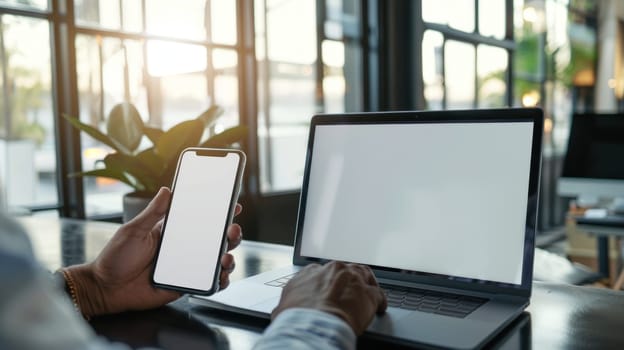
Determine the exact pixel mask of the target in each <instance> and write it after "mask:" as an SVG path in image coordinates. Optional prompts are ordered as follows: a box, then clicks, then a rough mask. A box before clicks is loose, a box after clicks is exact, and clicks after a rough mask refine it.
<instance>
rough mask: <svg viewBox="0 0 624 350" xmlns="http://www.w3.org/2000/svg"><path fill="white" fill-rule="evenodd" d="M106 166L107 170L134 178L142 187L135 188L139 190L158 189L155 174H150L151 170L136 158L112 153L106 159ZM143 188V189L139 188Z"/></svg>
mask: <svg viewBox="0 0 624 350" xmlns="http://www.w3.org/2000/svg"><path fill="white" fill-rule="evenodd" d="M104 164H106V168H108V169H114V171H121V172H124V173H125V174H126V176H132V177H133V178H135V179H136V180H137V182H138V183H139V184H140V186H135V188H137V190H140V191H148V189H153V188H155V187H158V184H156V178H155V177H154V176H153V174H150V172H149V170H148V169H147V168H146V167H144V166H143V164H141V163H140V162H138V161H137V158H136V157H135V156H130V155H126V154H121V153H111V154H109V155H107V156H106V158H104ZM139 187H142V188H139Z"/></svg>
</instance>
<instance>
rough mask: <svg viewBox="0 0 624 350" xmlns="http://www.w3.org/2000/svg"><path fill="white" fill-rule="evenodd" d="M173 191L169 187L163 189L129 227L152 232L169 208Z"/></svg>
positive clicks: (129, 223)
mask: <svg viewBox="0 0 624 350" xmlns="http://www.w3.org/2000/svg"><path fill="white" fill-rule="evenodd" d="M170 198H171V191H170V190H169V189H168V188H167V187H161V188H160V190H159V191H158V193H157V194H156V196H155V197H154V199H152V201H151V202H150V203H149V204H148V206H147V208H145V209H144V210H143V211H142V212H140V213H139V215H137V216H136V217H135V218H134V219H132V220H130V222H128V224H127V225H128V226H132V227H135V228H136V229H137V230H144V231H146V232H150V231H151V229H152V228H153V227H154V225H156V223H157V222H158V221H159V220H161V219H162V218H163V216H164V215H165V213H166V212H167V207H168V206H169V199H170Z"/></svg>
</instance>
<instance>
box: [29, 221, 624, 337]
mask: <svg viewBox="0 0 624 350" xmlns="http://www.w3.org/2000/svg"><path fill="white" fill-rule="evenodd" d="M20 221H21V222H22V223H23V224H24V225H25V226H26V228H27V229H28V231H29V235H30V238H31V240H32V241H33V246H34V249H35V254H36V255H37V257H38V259H39V260H40V261H41V262H42V263H43V265H44V266H46V267H47V268H48V269H50V270H54V269H57V268H58V267H59V266H61V265H67V264H74V263H79V262H82V261H85V260H91V259H93V258H95V256H96V255H97V253H98V252H99V251H100V250H101V249H102V248H103V246H104V244H105V243H106V241H107V240H108V239H109V238H110V237H111V236H112V235H113V233H114V231H115V230H116V229H117V227H118V225H115V224H109V223H97V222H87V221H78V220H66V219H63V220H59V219H55V218H39V217H24V218H21V219H20ZM232 253H233V255H234V256H235V259H236V261H237V267H236V271H235V273H234V274H233V275H232V280H237V279H240V278H243V277H246V276H250V275H254V274H257V273H259V272H263V271H266V270H269V269H273V268H277V267H281V266H285V265H288V264H290V263H291V257H292V248H291V247H287V246H281V245H275V244H267V243H255V242H243V243H242V244H241V246H240V247H239V248H237V249H236V250H234V251H233V252H232ZM533 286H534V288H533V296H532V298H531V305H530V306H529V307H528V308H527V310H526V312H525V313H523V314H522V315H521V317H519V318H518V319H516V320H515V321H514V322H513V323H512V324H511V325H510V326H509V327H507V328H506V329H505V330H504V331H503V332H502V333H501V334H499V335H498V336H497V337H496V338H495V339H494V340H493V341H492V342H491V343H490V344H488V348H495V349H499V348H503V349H526V348H536V349H575V348H592V349H623V348H624V335H623V334H622V332H621V331H620V328H621V326H622V325H623V324H624V312H622V310H624V294H622V293H619V292H613V291H609V290H601V289H594V288H590V287H576V286H570V285H564V284H552V283H539V282H535V283H534V285H533ZM91 325H92V326H93V328H94V329H95V331H96V332H97V333H98V334H100V335H103V336H105V337H107V338H109V339H111V340H114V341H121V342H123V343H127V344H129V345H130V346H133V347H137V346H154V347H160V348H164V349H174V348H184V349H249V348H251V347H252V346H253V344H254V343H255V342H256V341H257V339H258V338H259V337H260V335H261V333H262V331H263V329H264V328H265V327H266V326H267V322H266V321H264V320H260V319H254V318H250V317H246V316H241V315H236V314H231V313H227V312H223V311H218V310H213V309H209V308H206V307H201V306H197V305H192V304H190V303H189V302H188V300H187V297H183V298H181V299H179V300H177V301H175V302H173V303H171V304H169V305H167V306H165V307H162V308H159V309H156V310H150V311H142V312H127V313H122V314H118V315H111V316H104V317H96V318H94V319H93V320H92V321H91ZM389 346H392V348H398V347H396V345H394V344H392V345H389V344H386V343H384V342H381V341H379V340H373V339H370V338H368V337H366V336H363V337H362V338H360V340H359V342H358V348H364V349H373V348H387V347H389Z"/></svg>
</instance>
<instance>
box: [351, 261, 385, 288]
mask: <svg viewBox="0 0 624 350" xmlns="http://www.w3.org/2000/svg"><path fill="white" fill-rule="evenodd" d="M349 267H350V268H354V269H356V270H357V271H358V273H359V274H360V275H361V276H362V277H363V278H364V282H365V283H366V284H369V285H371V286H377V285H378V284H377V279H376V278H375V274H374V273H373V270H371V268H370V267H368V266H366V265H360V264H349Z"/></svg>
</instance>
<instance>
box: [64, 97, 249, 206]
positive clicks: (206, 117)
mask: <svg viewBox="0 0 624 350" xmlns="http://www.w3.org/2000/svg"><path fill="white" fill-rule="evenodd" d="M222 114H223V109H221V108H220V107H219V106H216V105H215V106H211V107H210V108H208V109H207V110H206V111H205V112H203V113H201V114H200V115H199V116H198V117H196V118H194V119H190V120H186V121H183V122H180V123H178V124H176V125H174V126H173V127H171V128H170V129H168V130H166V131H164V130H161V129H159V128H154V127H151V126H149V125H145V124H144V123H143V120H142V119H141V116H140V115H139V112H138V111H137V109H136V108H135V107H134V105H132V104H131V103H128V102H124V103H120V104H117V105H115V106H114V107H113V108H112V110H111V112H110V113H109V115H108V118H107V120H106V132H107V133H106V134H105V133H103V132H101V131H100V130H98V129H97V128H95V127H93V126H91V125H88V124H85V123H83V122H81V121H80V119H79V118H76V117H71V116H65V118H66V119H67V120H68V121H69V122H70V123H71V124H72V125H73V126H74V127H76V128H78V129H79V130H81V131H83V132H85V133H87V134H88V135H89V136H91V137H93V138H94V139H96V140H98V141H100V142H102V143H104V144H105V145H107V146H109V147H111V148H112V149H113V152H112V153H109V154H108V155H106V156H105V157H104V159H102V160H100V161H98V162H97V163H98V168H96V169H94V170H89V171H84V172H80V173H75V174H72V175H73V176H95V177H107V178H111V179H115V180H119V181H121V182H123V183H125V184H127V185H129V186H131V187H132V188H133V189H134V191H135V194H136V195H139V196H141V197H152V196H153V195H154V194H156V192H158V189H159V188H160V187H161V186H171V183H172V181H173V176H174V174H175V169H176V165H177V161H178V157H179V155H180V153H181V152H182V150H184V149H185V148H187V147H212V148H225V147H232V145H233V144H235V143H238V142H240V141H241V140H242V139H243V138H244V137H245V135H246V134H247V128H246V127H245V126H240V125H239V126H235V127H232V128H229V129H226V130H224V131H223V132H220V133H216V134H212V133H211V132H210V127H211V126H212V125H213V124H214V123H215V121H216V120H217V119H218V118H219V117H220V116H221V115H222ZM143 136H145V137H147V138H148V139H149V141H151V143H152V146H151V147H148V148H145V149H140V147H139V146H140V145H141V141H142V139H143Z"/></svg>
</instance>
